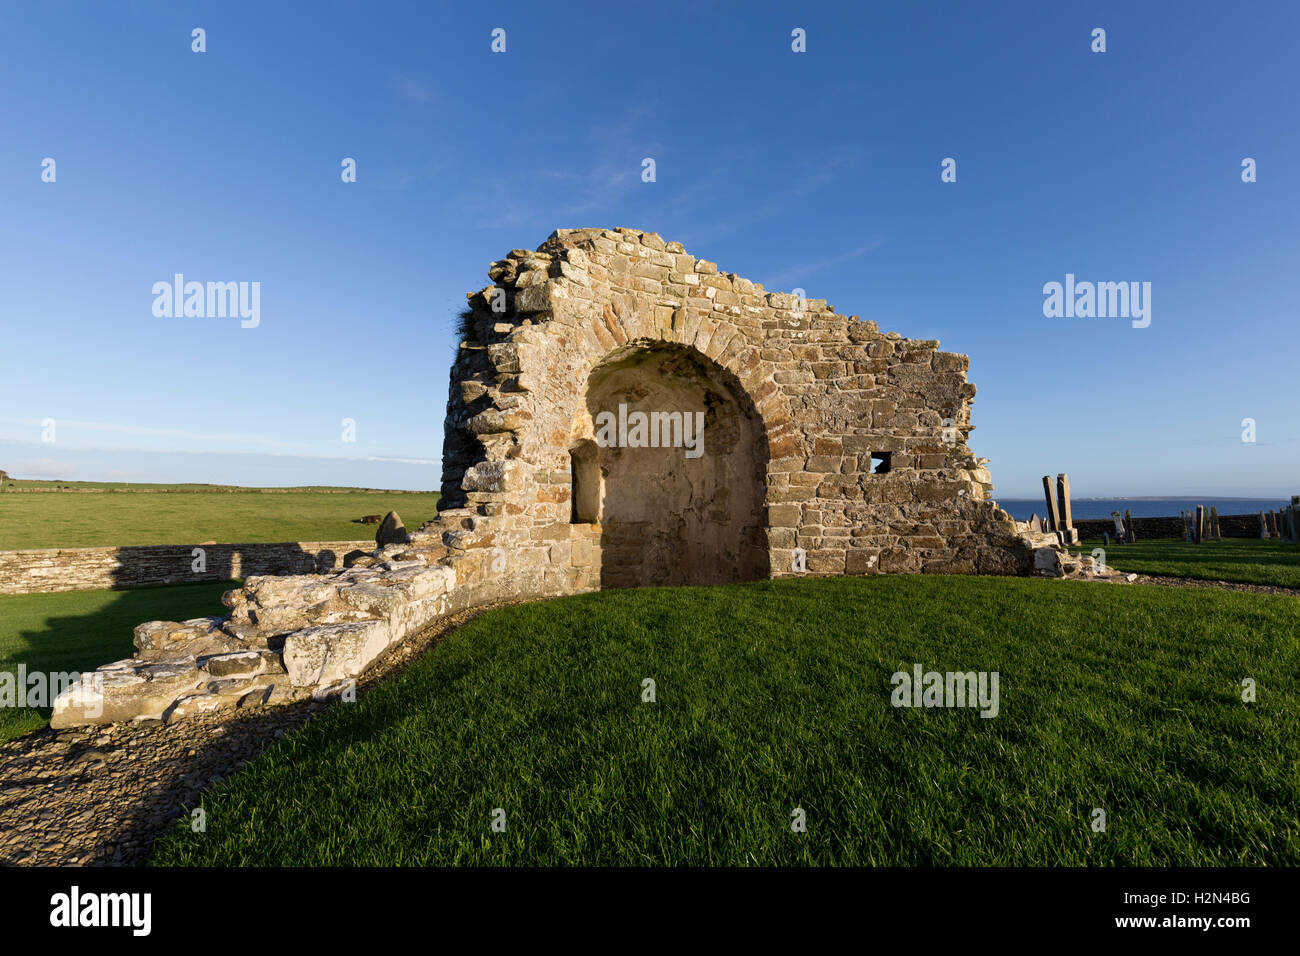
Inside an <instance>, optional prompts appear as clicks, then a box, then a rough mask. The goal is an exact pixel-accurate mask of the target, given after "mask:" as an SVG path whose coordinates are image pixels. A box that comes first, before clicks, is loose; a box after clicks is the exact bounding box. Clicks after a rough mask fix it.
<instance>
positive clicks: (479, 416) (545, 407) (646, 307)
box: [52, 229, 1114, 727]
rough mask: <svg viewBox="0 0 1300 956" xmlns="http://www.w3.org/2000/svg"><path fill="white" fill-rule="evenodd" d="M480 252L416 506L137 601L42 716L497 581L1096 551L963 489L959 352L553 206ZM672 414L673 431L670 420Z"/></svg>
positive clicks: (341, 677)
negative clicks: (341, 544) (425, 493)
mask: <svg viewBox="0 0 1300 956" xmlns="http://www.w3.org/2000/svg"><path fill="white" fill-rule="evenodd" d="M488 275H489V277H490V278H491V279H492V281H493V284H492V285H490V286H488V287H487V288H485V289H483V290H481V291H479V292H476V293H472V294H471V295H470V296H469V308H468V309H467V310H466V313H465V314H464V316H463V327H462V333H463V336H464V341H463V342H461V344H460V348H459V352H458V355H457V357H456V360H455V362H454V364H453V367H452V371H451V391H450V395H449V399H448V408H447V419H446V426H445V438H444V447H443V475H442V494H443V500H442V502H441V503H440V512H439V515H438V518H437V519H436V520H435V521H432V522H429V523H427V524H426V525H425V526H423V527H422V528H420V529H419V530H417V531H415V532H413V533H411V534H410V535H409V540H405V541H403V540H402V538H404V537H407V536H406V535H405V534H398V535H396V536H395V537H396V538H397V540H396V542H395V543H385V544H383V545H382V546H381V547H380V548H379V549H378V550H376V551H374V553H373V554H371V555H368V556H366V557H363V558H360V559H359V560H356V561H355V562H354V563H353V565H352V566H351V567H349V568H347V569H344V570H342V571H337V572H334V573H331V574H311V575H297V576H293V577H252V578H249V579H248V580H247V582H246V584H245V586H244V587H243V588H241V589H239V590H236V591H231V592H229V593H227V595H226V597H225V603H226V605H227V606H228V607H229V608H230V613H229V614H227V615H225V616H224V617H216V618H203V619H199V620H195V621H186V622H183V623H173V622H152V623H149V624H143V625H141V626H140V627H139V628H137V629H136V647H137V648H138V650H139V654H138V656H137V657H136V658H134V659H131V660H126V661H120V662H118V663H116V664H111V665H108V666H107V667H104V668H101V669H100V670H99V671H98V672H96V673H95V674H93V675H86V676H85V678H84V679H83V683H82V684H81V685H79V686H78V687H77V688H74V689H73V690H70V691H68V692H66V693H65V694H64V695H62V696H61V697H60V698H59V700H58V701H57V702H56V706H55V713H54V717H53V720H52V724H53V725H54V726H56V727H58V726H67V725H71V724H77V723H88V722H105V721H113V720H128V719H148V718H157V719H163V720H167V721H171V720H176V719H179V718H181V717H184V716H186V715H188V714H192V713H199V712H210V711H213V710H217V709H220V708H225V707H231V708H233V707H240V706H260V705H263V704H266V703H272V702H276V701H281V700H287V699H294V698H299V697H304V696H309V695H314V696H317V697H322V696H330V695H335V694H338V693H339V692H340V691H341V690H342V689H343V688H345V687H346V686H347V684H348V682H349V681H350V679H351V678H354V677H355V676H356V675H358V674H359V673H361V671H362V670H364V669H365V668H366V667H367V666H368V665H369V664H370V663H372V662H373V661H374V660H375V659H376V658H377V657H378V656H379V655H380V654H382V653H383V652H384V651H385V650H386V649H387V648H388V647H389V646H391V645H392V644H394V643H395V642H398V641H400V640H402V638H403V637H405V636H406V635H408V634H411V633H413V632H414V631H416V630H419V629H421V628H423V627H425V626H427V625H428V624H429V623H431V622H432V621H434V620H435V619H437V618H439V617H441V616H442V615H445V614H448V613H454V612H457V611H460V610H464V609H467V608H471V607H475V606H479V605H485V604H490V603H494V602H497V601H501V600H506V599H519V598H534V597H546V596H556V595H564V594H571V593H575V592H579V591H588V590H593V589H598V588H602V587H636V586H653V585H677V584H714V583H723V582H728V581H742V580H751V579H760V578H773V577H785V576H789V575H794V574H812V575H842V574H852V575H863V574H875V573H889V572H928V573H947V574H977V573H978V574H1031V573H1038V574H1044V575H1050V576H1058V577H1059V576H1067V575H1068V576H1088V577H1093V576H1096V577H1103V576H1108V577H1113V576H1114V572H1107V571H1101V570H1100V569H1096V568H1094V567H1093V566H1092V562H1091V559H1089V558H1072V557H1070V556H1069V555H1068V554H1067V553H1066V552H1065V551H1064V550H1063V549H1062V548H1060V547H1059V545H1058V544H1057V542H1056V539H1055V537H1054V536H1052V535H1044V534H1037V533H1032V532H1029V531H1026V530H1024V529H1023V528H1022V527H1021V526H1018V525H1017V524H1016V522H1015V521H1014V520H1013V519H1012V518H1011V517H1010V516H1009V515H1008V514H1007V513H1006V512H1004V511H1002V510H1001V509H1000V508H998V506H997V505H996V503H995V502H993V501H992V500H991V499H990V498H989V494H990V492H991V490H992V479H991V478H990V475H989V472H988V470H987V469H986V468H985V467H984V465H985V463H986V461H985V459H981V458H977V457H976V456H975V454H974V453H973V452H972V451H971V450H970V448H969V447H968V444H967V439H968V437H969V434H970V431H971V429H972V426H971V424H970V417H971V414H970V413H971V400H972V399H973V398H974V396H975V386H974V385H972V384H971V383H969V382H967V381H966V371H967V369H968V367H969V359H968V358H967V357H966V356H964V355H957V354H954V353H951V352H941V351H939V343H938V342H937V341H933V340H917V339H905V338H903V337H902V336H900V335H899V334H898V333H896V332H880V331H879V330H878V329H877V328H876V324H875V323H874V322H870V321H867V322H863V321H859V320H858V318H857V317H856V316H848V317H846V316H841V315H837V314H836V313H835V312H834V310H833V309H832V308H831V307H829V306H827V304H826V303H825V302H824V301H823V300H820V299H805V300H801V299H797V298H796V297H795V296H793V295H787V294H784V293H778V292H765V291H764V290H763V287H762V286H761V285H758V284H757V283H754V282H750V281H749V280H747V279H743V278H741V277H739V276H737V275H735V274H732V273H722V272H719V271H718V268H717V266H716V265H715V264H713V263H711V262H708V261H706V260H703V259H696V258H695V257H694V256H692V255H689V254H688V253H687V252H686V251H685V250H684V249H683V248H682V246H681V245H680V244H678V243H675V242H665V241H664V240H663V239H661V238H660V237H659V236H657V235H655V234H654V233H643V232H638V231H636V230H631V229H618V230H603V229H572V230H559V231H557V232H556V233H554V234H553V235H552V236H551V237H550V238H549V239H548V240H547V241H546V242H545V243H543V244H542V246H541V247H540V248H539V249H538V250H537V251H536V252H529V251H525V250H515V251H513V252H511V253H510V254H509V255H508V256H507V257H506V258H505V259H503V260H501V261H499V262H495V263H493V264H492V266H491V268H490V269H489V272H488ZM605 413H608V414H605ZM637 413H642V414H641V415H640V416H639V417H638V416H637ZM701 415H702V417H699V416H701ZM614 416H618V419H619V428H618V429H614V428H612V427H604V426H603V425H598V423H605V424H608V423H609V422H610V421H612V419H613V417H614ZM646 421H648V422H650V423H651V424H650V427H649V432H650V434H646V430H645V429H639V428H638V427H636V426H635V423H637V422H646ZM697 421H698V422H702V423H703V424H702V427H701V428H700V429H699V434H698V435H695V436H694V437H695V438H696V439H698V443H697V446H696V448H695V451H698V452H699V453H698V454H695V452H693V451H692V449H691V448H690V447H684V445H689V444H690V443H689V442H683V441H680V440H677V439H678V438H680V436H679V435H678V434H676V433H674V428H680V427H681V426H682V424H684V423H688V422H689V423H690V424H691V425H693V424H694V423H695V422H697ZM629 423H633V424H632V425H629ZM616 432H617V440H612V436H614V435H615V433H616ZM638 432H640V433H639V434H638ZM688 437H689V436H688ZM393 527H400V526H399V525H396V524H395V521H394V522H390V521H386V522H385V528H389V529H392V528H393ZM382 530H383V529H381V532H382ZM390 537H391V536H390ZM388 540H389V538H385V541H388Z"/></svg>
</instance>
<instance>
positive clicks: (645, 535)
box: [572, 342, 769, 587]
mask: <svg viewBox="0 0 1300 956" xmlns="http://www.w3.org/2000/svg"><path fill="white" fill-rule="evenodd" d="M586 410H587V413H588V415H587V417H586V418H585V420H584V421H583V423H582V426H581V431H582V432H583V434H580V435H577V436H575V442H574V443H573V445H572V448H573V452H572V454H573V456H574V457H573V470H574V478H575V497H574V501H573V505H574V508H575V509H576V510H575V512H574V514H575V520H577V521H581V520H582V517H584V514H585V515H590V517H591V520H594V521H597V522H599V524H600V555H601V560H600V563H601V586H602V587H650V586H662V585H683V584H724V583H728V582H731V581H746V580H753V579H755V578H765V577H767V576H768V569H769V559H768V550H767V538H766V533H765V531H764V528H763V505H764V481H765V479H764V476H765V474H766V468H767V461H768V453H767V437H766V431H765V429H764V428H763V423H762V421H761V420H760V418H759V416H758V413H757V412H756V411H755V409H754V406H753V403H752V402H751V401H750V399H749V396H748V395H747V394H746V393H745V390H744V388H743V387H742V386H741V385H740V383H739V382H738V381H736V379H735V377H734V376H732V375H731V374H730V373H729V372H726V371H725V370H724V369H722V368H721V367H719V366H718V365H716V364H715V363H713V362H712V361H710V360H709V359H708V358H706V357H705V356H703V355H702V354H700V353H699V352H698V351H696V350H695V349H693V348H688V347H685V346H680V345H674V344H671V343H666V342H664V343H653V344H636V345H630V346H626V347H624V348H621V349H618V350H616V351H614V352H612V353H611V354H609V355H607V356H606V357H605V359H604V360H602V361H601V362H600V364H599V365H597V366H596V367H595V368H594V369H593V370H592V372H591V375H590V376H589V378H588V383H587V396H586ZM593 458H594V466H593V464H592V459H593ZM593 487H594V488H595V489H596V490H595V491H593ZM593 494H594V495H595V496H596V498H598V502H597V503H596V504H595V505H594V506H593V504H591V502H592V497H591V496H592V495H593Z"/></svg>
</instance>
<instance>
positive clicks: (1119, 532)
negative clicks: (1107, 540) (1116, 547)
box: [1110, 511, 1127, 544]
mask: <svg viewBox="0 0 1300 956" xmlns="http://www.w3.org/2000/svg"><path fill="white" fill-rule="evenodd" d="M1110 519H1111V520H1112V521H1114V522H1115V537H1116V538H1118V539H1119V542H1120V544H1123V543H1125V541H1127V536H1126V535H1125V533H1124V516H1123V515H1122V514H1120V513H1119V512H1118V511H1112V512H1111V513H1110Z"/></svg>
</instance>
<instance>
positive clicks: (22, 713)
mask: <svg viewBox="0 0 1300 956" xmlns="http://www.w3.org/2000/svg"><path fill="white" fill-rule="evenodd" d="M237 586H238V584H237V582H232V581H205V582H204V583H202V584H180V585H176V586H174V587H165V588H142V589H140V590H135V591H65V592H62V593H59V594H6V595H0V671H7V672H9V673H11V674H14V673H17V667H18V665H19V663H22V664H26V665H27V670H28V672H29V673H31V672H34V671H43V672H47V673H48V672H52V671H54V672H57V671H63V672H69V671H88V670H94V669H95V668H96V667H98V666H100V665H101V664H107V663H109V662H110V661H116V660H121V659H122V658H124V657H130V656H131V655H132V654H133V653H134V651H135V648H134V647H133V645H132V643H131V638H132V634H133V632H134V630H135V626H136V625H137V624H142V623H144V622H145V621H153V620H163V621H183V620H187V619H189V618H192V617H204V616H207V615H209V614H223V613H225V611H226V609H225V608H224V607H223V606H222V604H221V595H222V593H223V592H225V591H228V590H230V589H231V588H232V587H237ZM49 719H50V711H49V708H44V709H41V710H32V709H27V708H22V709H16V708H13V707H0V740H8V739H9V738H10V737H15V736H17V735H18V734H24V733H27V732H28V731H29V730H36V729H37V728H39V727H43V726H45V725H46V724H47V723H49Z"/></svg>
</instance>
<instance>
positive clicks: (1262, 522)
mask: <svg viewBox="0 0 1300 956" xmlns="http://www.w3.org/2000/svg"><path fill="white" fill-rule="evenodd" d="M1259 536H1260V537H1261V538H1267V537H1268V519H1267V518H1265V517H1264V512H1262V511H1261V512H1260V513H1259Z"/></svg>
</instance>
